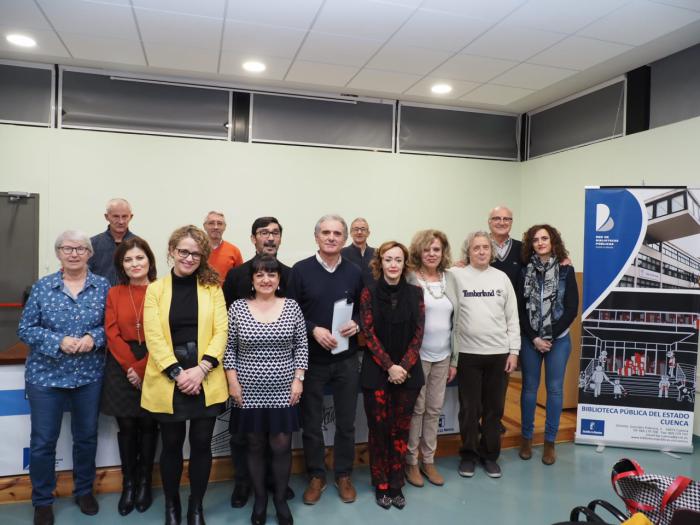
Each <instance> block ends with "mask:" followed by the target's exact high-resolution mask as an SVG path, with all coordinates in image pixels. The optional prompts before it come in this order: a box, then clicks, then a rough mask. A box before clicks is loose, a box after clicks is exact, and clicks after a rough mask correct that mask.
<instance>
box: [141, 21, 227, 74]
mask: <svg viewBox="0 0 700 525" xmlns="http://www.w3.org/2000/svg"><path fill="white" fill-rule="evenodd" d="M136 16H137V18H138V22H139V27H140V28H141V37H142V39H143V41H144V42H149V43H160V44H171V45H173V46H175V47H180V48H187V47H192V48H202V49H217V50H218V49H219V44H220V42H221V30H222V28H223V20H222V19H216V18H207V17H201V16H190V15H183V14H179V13H166V12H163V11H151V10H144V9H136ZM206 69H208V68H206ZM197 71H201V69H197Z"/></svg>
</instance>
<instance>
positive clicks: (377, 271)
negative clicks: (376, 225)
mask: <svg viewBox="0 0 700 525" xmlns="http://www.w3.org/2000/svg"><path fill="white" fill-rule="evenodd" d="M392 248H401V251H402V252H403V271H402V272H401V277H404V276H405V275H406V271H407V270H408V248H406V247H405V246H404V245H403V244H401V243H400V242H398V241H386V242H383V243H382V244H381V245H380V246H379V248H377V249H376V250H374V257H372V260H371V261H370V263H369V267H370V269H371V270H372V276H373V277H374V278H375V279H379V278H380V277H381V276H382V274H383V272H382V257H384V254H385V253H386V252H388V251H389V250H391V249H392Z"/></svg>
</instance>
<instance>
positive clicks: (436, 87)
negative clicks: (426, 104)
mask: <svg viewBox="0 0 700 525" xmlns="http://www.w3.org/2000/svg"><path fill="white" fill-rule="evenodd" d="M430 91H432V92H433V93H435V94H436V95H446V94H447V93H449V92H450V91H452V86H450V85H449V84H433V87H431V88H430Z"/></svg>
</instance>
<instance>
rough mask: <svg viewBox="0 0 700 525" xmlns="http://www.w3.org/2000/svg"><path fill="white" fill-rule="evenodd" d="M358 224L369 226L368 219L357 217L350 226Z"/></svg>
mask: <svg viewBox="0 0 700 525" xmlns="http://www.w3.org/2000/svg"><path fill="white" fill-rule="evenodd" d="M356 222H364V223H365V224H366V225H367V226H369V223H368V222H367V219H365V218H364V217H355V218H354V219H353V220H352V222H351V223H350V226H352V225H353V224H355V223H356Z"/></svg>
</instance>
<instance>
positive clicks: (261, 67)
mask: <svg viewBox="0 0 700 525" xmlns="http://www.w3.org/2000/svg"><path fill="white" fill-rule="evenodd" d="M243 69H245V70H246V71H248V72H249V73H262V72H263V71H265V69H266V67H265V64H263V63H262V62H258V61H256V60H250V61H248V62H244V63H243Z"/></svg>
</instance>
